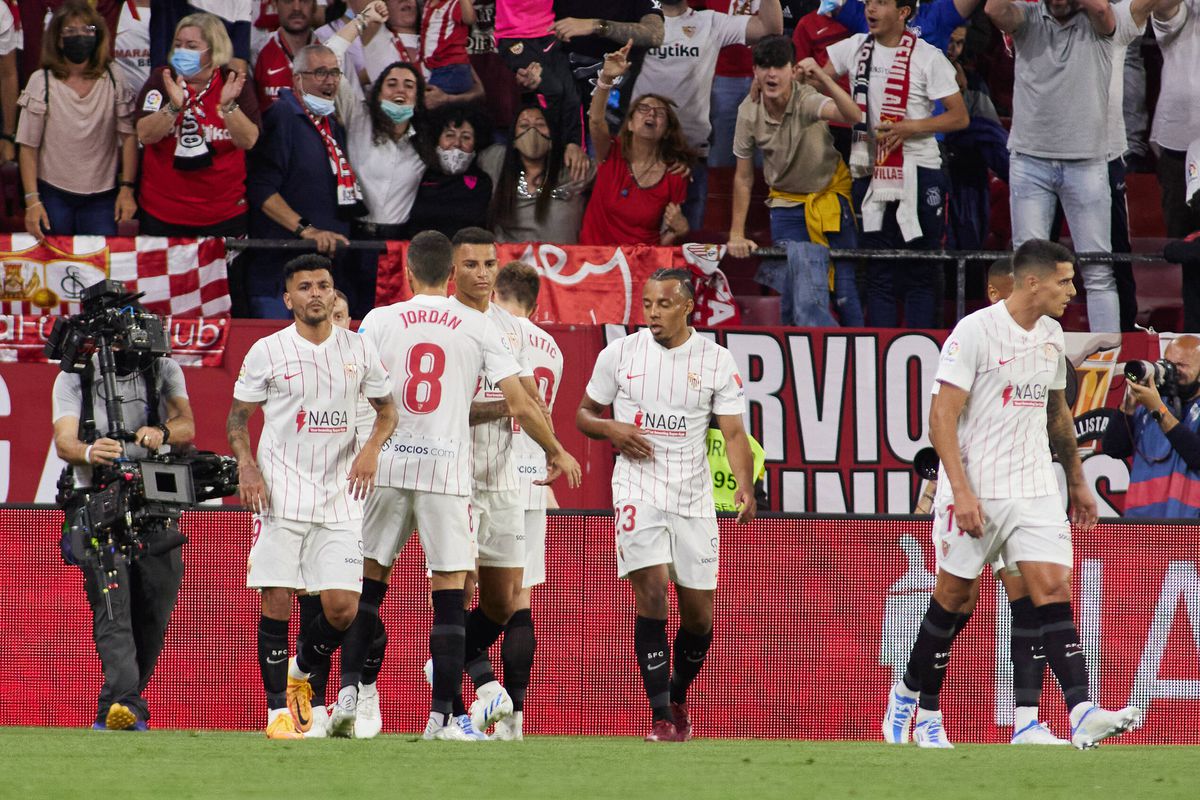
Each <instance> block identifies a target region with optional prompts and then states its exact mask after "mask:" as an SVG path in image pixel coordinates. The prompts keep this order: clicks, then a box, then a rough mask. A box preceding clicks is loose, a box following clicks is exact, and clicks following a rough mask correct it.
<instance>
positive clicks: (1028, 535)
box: [933, 492, 1074, 580]
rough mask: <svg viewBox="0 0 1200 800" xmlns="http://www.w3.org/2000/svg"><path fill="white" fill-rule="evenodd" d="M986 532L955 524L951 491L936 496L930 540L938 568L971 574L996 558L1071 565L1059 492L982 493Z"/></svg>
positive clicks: (960, 574) (965, 575) (970, 577)
mask: <svg viewBox="0 0 1200 800" xmlns="http://www.w3.org/2000/svg"><path fill="white" fill-rule="evenodd" d="M979 503H980V507H981V508H982V510H983V520H984V525H983V527H984V533H983V536H981V537H980V538H978V539H974V538H972V537H970V536H968V535H967V534H966V533H964V532H962V531H961V530H959V528H958V525H957V524H956V520H955V518H954V509H953V503H952V500H951V495H950V493H949V492H946V493H945V495H944V496H939V497H938V498H937V500H935V502H934V507H933V510H934V516H933V541H934V550H935V552H936V553H937V566H938V569H944V570H946V571H947V572H949V573H950V574H951V575H957V576H958V577H960V578H965V579H967V580H973V579H974V578H977V577H979V573H980V572H981V571H982V570H983V567H984V566H985V565H987V564H991V565H992V566H993V569H995V568H996V563H995V562H996V560H997V559H998V558H1000V559H1002V564H1003V565H1007V566H1008V568H1009V569H1010V570H1011V567H1015V566H1017V565H1018V563H1019V562H1021V561H1037V562H1047V563H1051V564H1062V565H1063V566H1067V567H1070V566H1073V564H1074V553H1073V552H1072V549H1071V526H1070V523H1068V522H1067V515H1066V512H1065V511H1064V510H1063V503H1062V498H1061V497H1060V496H1059V495H1057V494H1055V495H1045V496H1042V497H1014V498H981V499H980V501H979Z"/></svg>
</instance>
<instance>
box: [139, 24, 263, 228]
mask: <svg viewBox="0 0 1200 800" xmlns="http://www.w3.org/2000/svg"><path fill="white" fill-rule="evenodd" d="M232 53H233V49H232V44H231V43H230V41H229V36H228V34H226V32H225V26H224V25H222V24H221V20H219V19H217V18H216V17H214V16H213V15H212V14H205V13H199V14H192V15H191V16H187V17H184V18H183V19H181V20H180V21H179V27H178V29H177V30H176V31H175V40H174V43H173V44H172V46H171V52H170V53H169V55H168V59H169V60H170V62H171V67H170V68H169V69H161V70H155V71H154V72H153V74H151V76H150V79H149V80H148V81H146V85H145V87H143V88H142V93H141V95H140V96H139V98H138V104H137V108H138V111H137V114H136V116H137V134H138V140H139V141H141V143H142V146H143V147H144V148H145V156H144V158H143V161H142V188H141V205H142V213H141V227H140V229H139V232H140V233H141V234H143V235H146V236H245V235H246V220H247V214H246V188H245V182H246V151H247V150H249V149H250V148H252V147H254V145H255V143H257V142H258V133H259V114H258V100H257V98H256V97H255V96H254V91H253V89H251V88H250V86H248V85H247V82H246V75H245V73H240V72H231V71H230V72H227V71H226V70H225V67H226V65H228V64H229V61H230V59H231V58H232Z"/></svg>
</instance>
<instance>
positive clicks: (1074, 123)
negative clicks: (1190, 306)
mask: <svg viewBox="0 0 1200 800" xmlns="http://www.w3.org/2000/svg"><path fill="white" fill-rule="evenodd" d="M1078 10H1082V11H1083V12H1084V13H1077V11H1078ZM987 15H988V17H990V18H991V20H992V23H993V24H994V25H995V26H996V27H997V28H999V29H1000V30H1001V31H1003V32H1004V33H1007V34H1009V35H1011V36H1012V40H1013V46H1014V48H1015V50H1016V71H1015V76H1014V92H1013V120H1012V129H1011V131H1010V132H1009V138H1008V149H1009V151H1010V152H1011V153H1012V156H1011V159H1010V167H1009V203H1010V207H1011V212H1012V226H1013V237H1012V238H1013V247H1014V248H1015V247H1019V246H1020V245H1021V244H1023V243H1024V242H1026V241H1027V240H1029V239H1045V238H1048V237H1049V235H1050V226H1051V222H1052V221H1053V219H1054V208H1055V203H1056V201H1057V202H1061V203H1062V206H1063V212H1064V213H1065V215H1066V218H1067V223H1068V224H1069V225H1070V226H1071V239H1072V243H1073V245H1074V248H1075V250H1076V251H1077V252H1096V251H1099V252H1111V250H1112V220H1111V215H1110V208H1111V203H1112V193H1111V191H1110V190H1109V185H1108V158H1107V155H1108V121H1107V119H1106V116H1107V114H1108V113H1109V103H1108V94H1109V81H1110V78H1111V75H1112V38H1113V34H1114V32H1115V31H1116V27H1117V21H1116V18H1115V17H1114V15H1113V11H1112V7H1111V6H1110V5H1109V3H1108V0H1078V1H1077V0H1043V2H1041V3H1026V2H1020V0H988V3H987ZM1068 61H1069V63H1070V68H1069V69H1064V68H1063V65H1064V64H1066V63H1068ZM1080 271H1081V272H1082V273H1083V285H1084V288H1085V289H1086V290H1087V307H1088V324H1089V325H1090V327H1091V329H1092V330H1093V331H1119V330H1120V329H1121V318H1120V307H1119V301H1118V298H1117V288H1116V282H1115V280H1114V278H1113V269H1112V264H1110V263H1104V262H1093V263H1082V264H1080Z"/></svg>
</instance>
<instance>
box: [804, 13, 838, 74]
mask: <svg viewBox="0 0 1200 800" xmlns="http://www.w3.org/2000/svg"><path fill="white" fill-rule="evenodd" d="M849 35H850V31H848V30H847V29H846V27H845V26H844V25H842V23H840V22H838V21H837V20H836V19H832V18H830V17H826V16H824V15H822V14H818V13H817V12H815V11H811V12H809V13H807V14H805V15H804V16H803V17H801V18H800V20H799V21H798V22H797V23H796V30H794V31H792V44H793V45H795V47H796V63H797V64H799V63H800V62H801V61H803V60H804V59H806V58H812V59H815V60H816V62H817V63H818V64H820V65H821V66H822V67H823V66H825V65H826V64H827V63H829V55H828V54H827V53H826V52H825V50H826V49H827V48H828V47H829V46H830V45H832V44H837V43H838V42H840V41H841V40H842V39H845V38H847V37H848V36H849Z"/></svg>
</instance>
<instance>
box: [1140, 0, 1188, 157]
mask: <svg viewBox="0 0 1200 800" xmlns="http://www.w3.org/2000/svg"><path fill="white" fill-rule="evenodd" d="M1151 24H1152V25H1153V26H1154V38H1155V39H1157V40H1158V49H1159V50H1161V51H1162V58H1163V67H1162V88H1161V89H1160V90H1159V95H1158V104H1157V105H1156V106H1155V107H1154V125H1153V127H1152V128H1151V129H1150V141H1151V142H1153V143H1154V144H1156V145H1158V146H1159V147H1165V148H1167V149H1168V150H1180V151H1183V150H1187V149H1188V145H1190V144H1191V143H1192V140H1193V139H1195V138H1196V134H1197V132H1200V102H1197V101H1196V98H1198V97H1200V69H1197V68H1196V67H1197V65H1200V0H1184V1H1183V4H1182V5H1180V6H1179V11H1177V12H1176V13H1175V16H1174V17H1172V18H1171V19H1169V20H1166V21H1164V20H1161V19H1158V18H1157V17H1151Z"/></svg>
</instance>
